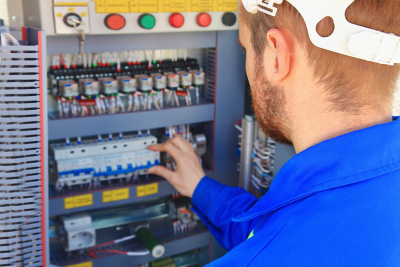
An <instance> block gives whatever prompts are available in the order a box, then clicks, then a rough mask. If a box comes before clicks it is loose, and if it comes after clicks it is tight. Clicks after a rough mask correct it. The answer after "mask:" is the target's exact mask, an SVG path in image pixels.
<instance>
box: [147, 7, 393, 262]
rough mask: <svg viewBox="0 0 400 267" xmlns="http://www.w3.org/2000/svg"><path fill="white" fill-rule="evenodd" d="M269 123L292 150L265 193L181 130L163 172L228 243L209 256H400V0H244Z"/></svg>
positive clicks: (244, 41)
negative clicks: (224, 176) (232, 182)
mask: <svg viewBox="0 0 400 267" xmlns="http://www.w3.org/2000/svg"><path fill="white" fill-rule="evenodd" d="M242 4H243V5H240V10H239V19H240V23H239V32H240V33H239V36H240V37H239V42H240V43H241V45H242V46H243V47H244V49H245V50H246V55H247V62H246V70H247V75H248V78H249V81H250V85H251V88H252V90H251V93H252V97H253V106H254V109H255V112H256V115H257V119H258V122H259V124H260V125H261V127H262V128H263V130H264V131H265V132H266V133H267V135H269V136H270V137H272V138H273V139H275V140H276V141H278V142H281V143H284V144H293V145H294V147H295V150H296V152H297V155H296V156H294V157H293V158H292V159H291V160H290V161H289V162H287V163H286V165H284V166H283V168H282V169H281V170H280V172H279V173H278V174H277V175H276V178H275V179H274V181H273V183H272V185H271V187H270V190H269V191H268V193H267V194H266V195H265V196H264V197H262V198H261V199H260V200H258V199H256V198H255V197H253V196H252V195H251V194H249V193H247V192H246V191H244V190H243V189H241V188H233V187H228V186H225V185H222V184H220V183H218V182H216V181H214V180H213V179H210V178H208V177H205V174H204V172H203V170H202V168H201V166H200V163H199V162H198V160H197V156H196V155H195V154H194V151H193V148H192V146H191V145H190V144H189V143H187V142H186V141H185V140H184V139H183V138H179V137H176V138H175V139H173V140H172V141H170V142H167V143H165V144H161V145H156V146H153V147H150V149H152V150H157V151H166V152H168V153H169V154H170V155H172V156H173V157H174V158H175V160H176V162H177V164H178V168H177V170H176V171H175V172H172V171H169V170H167V169H165V168H163V167H155V168H153V169H151V171H150V172H151V173H154V174H158V175H161V176H163V177H165V178H166V179H167V180H168V181H170V182H171V184H172V185H174V186H175V188H176V189H177V190H178V191H179V192H180V193H181V194H183V195H186V196H189V197H192V203H193V206H194V210H195V211H196V213H197V214H198V215H199V216H200V217H201V218H202V220H203V221H204V222H205V223H206V224H207V225H208V227H209V229H210V230H211V232H212V233H213V235H214V236H215V237H216V238H217V240H218V241H219V242H220V244H222V245H223V246H224V247H225V248H226V249H227V250H229V252H228V253H227V254H226V255H225V256H224V257H222V258H220V259H218V260H217V261H215V262H212V263H211V264H210V266H400V120H396V118H392V117H391V103H392V100H393V93H394V90H395V84H396V80H397V77H398V74H399V70H400V66H399V65H400V64H398V63H400V37H399V36H400V16H399V14H400V1H398V0H356V1H354V0H287V1H286V0H284V1H282V0H275V1H274V0H270V1H269V2H267V1H261V0H242Z"/></svg>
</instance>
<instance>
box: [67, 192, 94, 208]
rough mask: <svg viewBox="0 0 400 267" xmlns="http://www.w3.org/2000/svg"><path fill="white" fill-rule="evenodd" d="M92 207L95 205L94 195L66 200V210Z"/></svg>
mask: <svg viewBox="0 0 400 267" xmlns="http://www.w3.org/2000/svg"><path fill="white" fill-rule="evenodd" d="M90 205H93V195H92V194H87V195H81V196H76V197H66V198H64V208H65V209H66V210H67V209H73V208H79V207H84V206H90Z"/></svg>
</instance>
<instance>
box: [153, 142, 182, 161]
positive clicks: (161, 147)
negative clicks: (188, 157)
mask: <svg viewBox="0 0 400 267" xmlns="http://www.w3.org/2000/svg"><path fill="white" fill-rule="evenodd" d="M147 149H148V150H151V151H159V152H167V153H168V154H170V155H171V156H172V157H173V158H174V159H175V161H177V159H178V158H179V156H181V155H182V151H181V150H180V149H179V148H178V147H176V146H175V145H174V144H172V142H171V141H169V140H168V141H167V142H165V143H162V144H157V145H154V146H148V147H147Z"/></svg>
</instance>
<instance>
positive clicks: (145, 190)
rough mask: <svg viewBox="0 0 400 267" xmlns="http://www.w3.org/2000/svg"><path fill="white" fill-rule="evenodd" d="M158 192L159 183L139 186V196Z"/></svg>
mask: <svg viewBox="0 0 400 267" xmlns="http://www.w3.org/2000/svg"><path fill="white" fill-rule="evenodd" d="M157 193H158V183H154V184H148V185H141V186H138V187H137V197H145V196H150V195H154V194H157Z"/></svg>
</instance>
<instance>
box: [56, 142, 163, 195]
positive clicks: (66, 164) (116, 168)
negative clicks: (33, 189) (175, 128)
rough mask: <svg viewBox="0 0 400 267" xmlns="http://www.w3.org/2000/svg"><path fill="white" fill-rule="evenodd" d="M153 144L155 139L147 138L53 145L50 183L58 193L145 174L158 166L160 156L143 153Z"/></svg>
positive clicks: (156, 153) (148, 152)
mask: <svg viewBox="0 0 400 267" xmlns="http://www.w3.org/2000/svg"><path fill="white" fill-rule="evenodd" d="M156 143H157V138H156V137H154V136H146V137H130V138H125V139H122V140H115V141H114V140H111V141H104V142H96V141H92V142H84V143H82V144H71V145H69V146H66V145H65V144H54V145H52V146H51V152H52V156H53V158H54V160H55V162H56V166H54V167H55V168H54V169H55V170H54V172H53V173H52V174H51V179H52V183H53V184H54V185H55V187H56V189H57V190H60V189H62V188H63V187H64V186H68V187H70V186H73V185H82V184H89V185H92V184H94V185H95V186H97V185H99V183H100V182H101V181H110V180H114V179H122V178H130V177H132V176H137V175H143V174H147V170H148V169H149V168H151V167H153V166H155V165H159V164H160V153H159V152H153V151H149V150H147V149H146V147H147V146H148V145H150V144H156Z"/></svg>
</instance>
